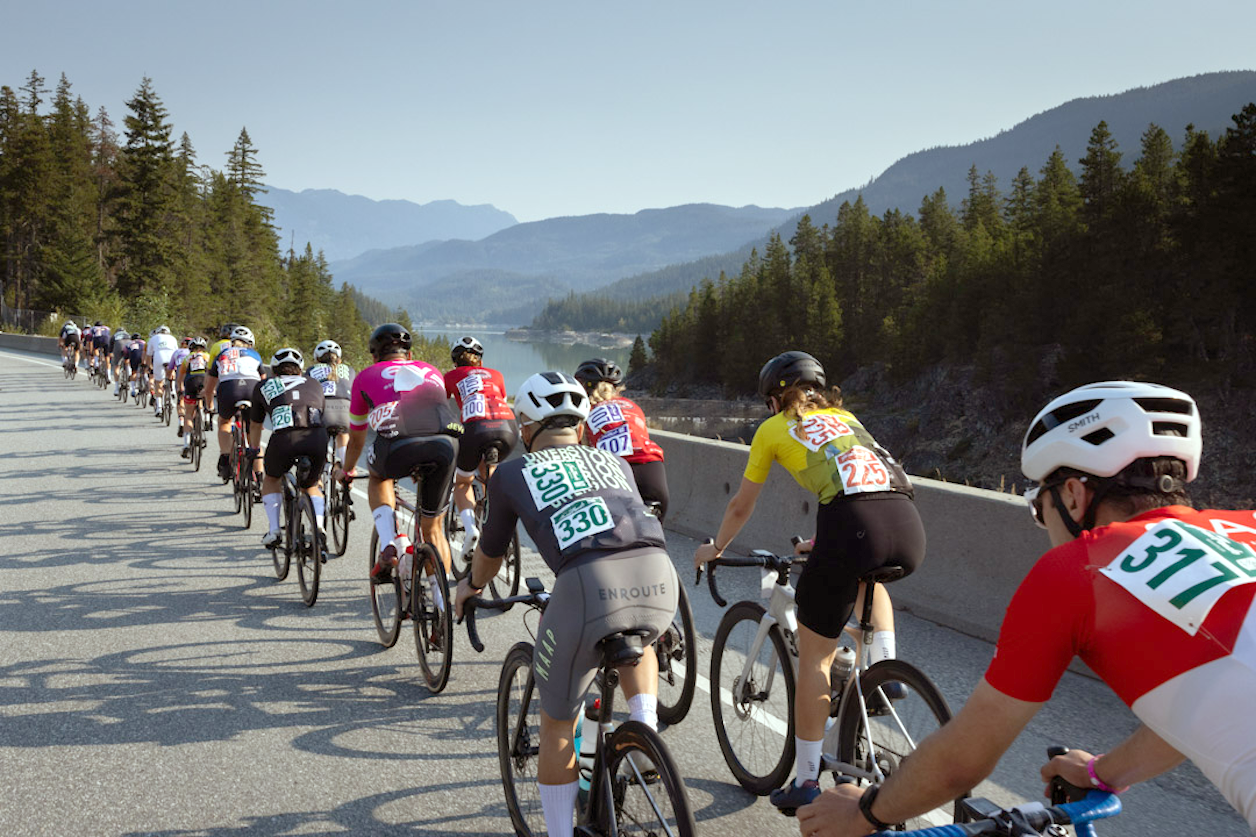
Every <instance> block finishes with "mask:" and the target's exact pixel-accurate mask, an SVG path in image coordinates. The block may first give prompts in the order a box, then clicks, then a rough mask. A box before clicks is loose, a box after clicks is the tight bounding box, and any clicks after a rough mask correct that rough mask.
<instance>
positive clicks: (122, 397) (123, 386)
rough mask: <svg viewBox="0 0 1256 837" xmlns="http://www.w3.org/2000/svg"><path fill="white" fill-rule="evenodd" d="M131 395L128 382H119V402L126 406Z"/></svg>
mask: <svg viewBox="0 0 1256 837" xmlns="http://www.w3.org/2000/svg"><path fill="white" fill-rule="evenodd" d="M130 394H131V393H130V388H129V387H128V386H127V382H126V381H119V382H118V395H117V398H118V400H119V401H120V402H122V403H123V404H125V403H126V397H127V396H128V395H130Z"/></svg>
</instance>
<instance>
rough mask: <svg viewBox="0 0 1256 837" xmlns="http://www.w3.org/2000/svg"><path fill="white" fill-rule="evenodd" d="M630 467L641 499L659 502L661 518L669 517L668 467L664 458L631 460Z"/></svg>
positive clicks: (648, 501)
mask: <svg viewBox="0 0 1256 837" xmlns="http://www.w3.org/2000/svg"><path fill="white" fill-rule="evenodd" d="M628 467H630V468H632V476H633V477H634V478H635V479H636V481H637V491H639V492H641V499H642V500H644V501H646V502H647V503H658V504H659V520H662V519H663V518H665V517H667V496H668V495H667V469H666V468H664V467H663V460H661V459H660V460H658V461H656V462H629V463H628Z"/></svg>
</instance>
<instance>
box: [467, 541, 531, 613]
mask: <svg viewBox="0 0 1256 837" xmlns="http://www.w3.org/2000/svg"><path fill="white" fill-rule="evenodd" d="M521 565H522V559H521V558H520V556H519V534H518V533H517V532H516V533H515V534H513V535H511V536H510V544H509V545H508V546H507V547H506V554H505V555H504V556H503V557H502V565H501V569H499V570H498V571H497V575H495V576H493V577H492V578H490V579H489V581H488V589H489V592H490V593H492V594H493V598H495V599H504V598H506V597H507V596H513V595H515V594H517V593H518V592H519V575H520V567H521ZM470 567H471V565H470V564H468V565H467V568H468V570H469V569H470ZM512 607H513V605H512ZM505 609H506V610H510V608H509V607H508V608H505Z"/></svg>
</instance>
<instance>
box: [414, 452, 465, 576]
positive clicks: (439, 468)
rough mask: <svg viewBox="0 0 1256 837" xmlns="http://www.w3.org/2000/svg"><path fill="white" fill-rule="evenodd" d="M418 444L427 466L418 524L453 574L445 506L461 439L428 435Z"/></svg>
mask: <svg viewBox="0 0 1256 837" xmlns="http://www.w3.org/2000/svg"><path fill="white" fill-rule="evenodd" d="M418 447H419V452H418V455H419V456H421V457H422V458H421V459H420V460H419V461H421V462H422V463H423V464H424V465H426V466H427V473H426V474H425V475H424V477H423V481H422V484H421V485H420V486H419V509H420V511H421V512H422V516H421V517H420V519H419V527H420V528H421V529H422V532H423V539H424V540H426V541H427V542H428V543H430V544H431V545H432V546H433V548H435V550H436V554H437V555H439V556H440V560H441V563H442V564H443V565H444V566H445V572H446V573H448V574H450V575H452V574H453V570H452V568H451V565H450V556H449V541H448V539H446V537H445V509H446V507H447V506H448V505H449V490H450V486H451V485H452V484H453V480H454V472H455V463H456V462H457V460H458V451H459V442H458V440H457V439H453V438H451V437H449V436H427V437H424V438H423V439H422V442H421V444H420V445H419V446H418Z"/></svg>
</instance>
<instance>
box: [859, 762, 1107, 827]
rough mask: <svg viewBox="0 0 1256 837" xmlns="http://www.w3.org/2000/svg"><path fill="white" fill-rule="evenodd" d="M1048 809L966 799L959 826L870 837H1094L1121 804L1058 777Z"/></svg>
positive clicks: (1031, 803)
mask: <svg viewBox="0 0 1256 837" xmlns="http://www.w3.org/2000/svg"><path fill="white" fill-rule="evenodd" d="M1067 752H1068V748H1066V747H1050V748H1048V750H1047V757H1048V758H1053V757H1055V756H1058V755H1064V754H1065V753H1067ZM1050 799H1051V804H1050V805H1043V804H1042V803H1040V802H1030V803H1027V804H1025V805H1017V806H1015V807H1012V808H1002V807H1000V806H999V805H997V804H995V803H994V802H991V801H990V800H988V799H982V798H977V797H969V798H966V799H962V800H960V802H959V805H960V807H961V809H962V812H963V814H964V818H965V822H964V823H963V824H952V825H938V826H932V827H928V828H920V829H915V830H908V831H878V832H877V833H876V834H874V835H873V837H890V835H897V837H974V835H982V834H987V835H991V837H1063V835H1065V834H1067V832H1066V831H1065V830H1064V826H1066V825H1071V826H1073V833H1074V834H1075V835H1076V837H1095V827H1094V824H1093V823H1094V822H1095V821H1096V820H1101V819H1106V818H1108V817H1115V816H1116V815H1117V814H1119V813H1121V800H1120V799H1118V798H1117V796H1116V795H1115V794H1111V793H1107V792H1105V791H1100V790H1095V789H1093V788H1079V787H1077V786H1076V785H1072V784H1070V783H1068V782H1066V781H1064V780H1063V779H1061V778H1060V777H1059V776H1053V777H1052V778H1051V783H1050Z"/></svg>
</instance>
